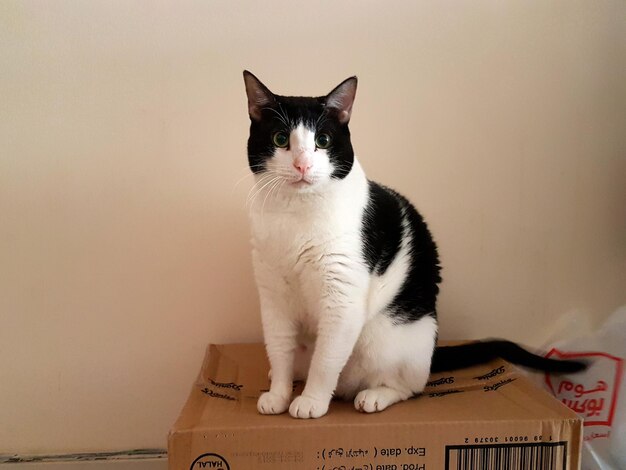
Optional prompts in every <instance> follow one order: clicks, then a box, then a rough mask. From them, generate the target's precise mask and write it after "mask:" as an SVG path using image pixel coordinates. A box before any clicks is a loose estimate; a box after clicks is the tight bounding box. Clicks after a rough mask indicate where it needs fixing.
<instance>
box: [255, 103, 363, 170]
mask: <svg viewBox="0 0 626 470" xmlns="http://www.w3.org/2000/svg"><path fill="white" fill-rule="evenodd" d="M275 98H276V103H275V104H274V105H273V106H271V107H267V108H264V109H263V110H262V113H261V119H260V120H259V121H255V120H251V122H250V136H249V138H248V163H249V165H250V169H251V170H252V171H253V172H254V173H261V172H263V171H265V163H266V162H267V160H268V159H270V158H272V157H273V155H274V151H275V150H276V148H275V146H274V144H273V142H272V135H273V134H274V133H275V132H278V131H285V132H287V133H290V132H291V131H292V130H293V129H295V128H296V127H297V126H298V124H299V123H303V124H304V125H305V127H307V128H309V129H312V130H314V131H316V132H317V133H326V134H328V135H330V136H331V139H332V140H331V145H330V147H329V148H328V149H327V150H326V151H327V152H328V154H329V157H330V161H331V163H332V164H333V165H334V167H335V171H334V172H333V173H332V175H331V177H332V178H336V179H343V178H345V177H346V176H347V175H348V173H350V170H351V169H352V164H353V163H354V151H353V149H352V143H351V141H350V130H349V129H348V125H347V124H340V123H339V121H338V119H337V115H336V112H335V111H334V110H332V109H329V108H326V107H325V106H324V104H325V100H326V97H317V98H306V97H296V96H277V95H275Z"/></svg>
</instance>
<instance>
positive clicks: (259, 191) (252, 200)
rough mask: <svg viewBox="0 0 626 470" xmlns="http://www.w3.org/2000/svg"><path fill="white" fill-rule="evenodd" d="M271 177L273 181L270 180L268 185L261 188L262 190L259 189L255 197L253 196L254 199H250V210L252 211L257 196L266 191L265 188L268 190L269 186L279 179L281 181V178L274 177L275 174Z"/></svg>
mask: <svg viewBox="0 0 626 470" xmlns="http://www.w3.org/2000/svg"><path fill="white" fill-rule="evenodd" d="M271 176H272V178H271V179H270V180H269V181H268V182H267V183H265V184H264V185H263V186H261V187H260V188H259V189H258V190H257V191H256V192H255V193H254V195H253V196H252V198H251V199H250V201H249V207H250V209H252V206H253V205H254V200H255V199H256V198H257V196H258V195H259V194H260V193H261V192H262V191H263V189H264V188H266V187H267V186H269V185H270V184H272V183H274V181H276V180H277V179H280V177H279V176H275V175H273V174H272V175H271ZM247 205H248V204H247Z"/></svg>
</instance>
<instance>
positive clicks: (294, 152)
mask: <svg viewBox="0 0 626 470" xmlns="http://www.w3.org/2000/svg"><path fill="white" fill-rule="evenodd" d="M289 144H290V147H291V157H292V159H293V167H294V169H295V170H296V171H297V172H299V173H301V174H302V175H303V176H304V177H306V176H308V175H307V174H308V173H309V172H311V171H313V166H314V163H315V162H314V158H315V132H313V131H312V130H310V129H307V128H306V127H304V125H303V124H299V125H298V127H296V128H295V129H294V130H293V131H291V136H290V137H289Z"/></svg>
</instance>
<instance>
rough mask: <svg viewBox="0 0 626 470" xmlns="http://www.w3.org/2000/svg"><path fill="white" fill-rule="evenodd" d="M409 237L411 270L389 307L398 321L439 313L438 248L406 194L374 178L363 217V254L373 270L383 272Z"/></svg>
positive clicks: (378, 273) (380, 273)
mask: <svg viewBox="0 0 626 470" xmlns="http://www.w3.org/2000/svg"><path fill="white" fill-rule="evenodd" d="M405 230H406V231H407V232H408V233H407V234H406V236H408V237H409V239H410V248H409V256H410V263H409V269H408V273H407V276H406V279H405V281H404V284H403V285H402V288H401V289H400V291H399V292H398V294H397V295H396V297H395V298H394V299H393V301H392V302H391V304H390V305H389V308H388V310H389V311H390V312H391V314H392V315H393V317H394V321H395V322H397V323H407V322H412V321H416V320H419V319H420V318H422V317H423V316H424V315H426V314H432V315H433V316H434V315H436V301H437V294H438V293H439V286H438V283H439V282H441V276H440V274H439V271H440V267H439V257H438V254H437V247H436V245H435V242H434V241H433V238H432V236H431V234H430V231H429V230H428V227H427V226H426V223H425V222H424V219H423V218H422V216H421V215H420V214H419V213H418V212H417V210H416V209H415V208H414V207H413V206H412V205H411V203H410V202H409V201H408V200H406V199H405V198H404V197H403V196H401V195H400V194H398V193H397V192H395V191H393V190H392V189H389V188H387V187H384V186H381V185H379V184H378V183H375V182H373V181H370V182H369V201H368V205H367V207H366V209H365V214H364V217H363V227H362V232H363V255H364V258H365V262H366V263H367V266H368V268H369V270H370V273H374V274H376V275H382V274H384V273H385V272H386V271H387V269H388V268H389V265H390V264H391V263H392V262H393V260H394V259H395V257H396V256H397V254H398V252H399V250H400V247H401V245H402V239H403V237H404V236H405V233H404V231H405Z"/></svg>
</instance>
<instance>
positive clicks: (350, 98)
mask: <svg viewBox="0 0 626 470" xmlns="http://www.w3.org/2000/svg"><path fill="white" fill-rule="evenodd" d="M356 84H357V79H356V77H350V78H347V79H346V80H344V81H343V82H341V83H340V84H339V85H337V86H336V87H335V89H334V90H333V91H331V92H330V93H328V95H326V107H328V108H334V109H336V110H337V115H338V117H339V122H340V123H341V124H348V122H349V121H350V115H351V114H352V104H353V103H354V97H355V96H356Z"/></svg>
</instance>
